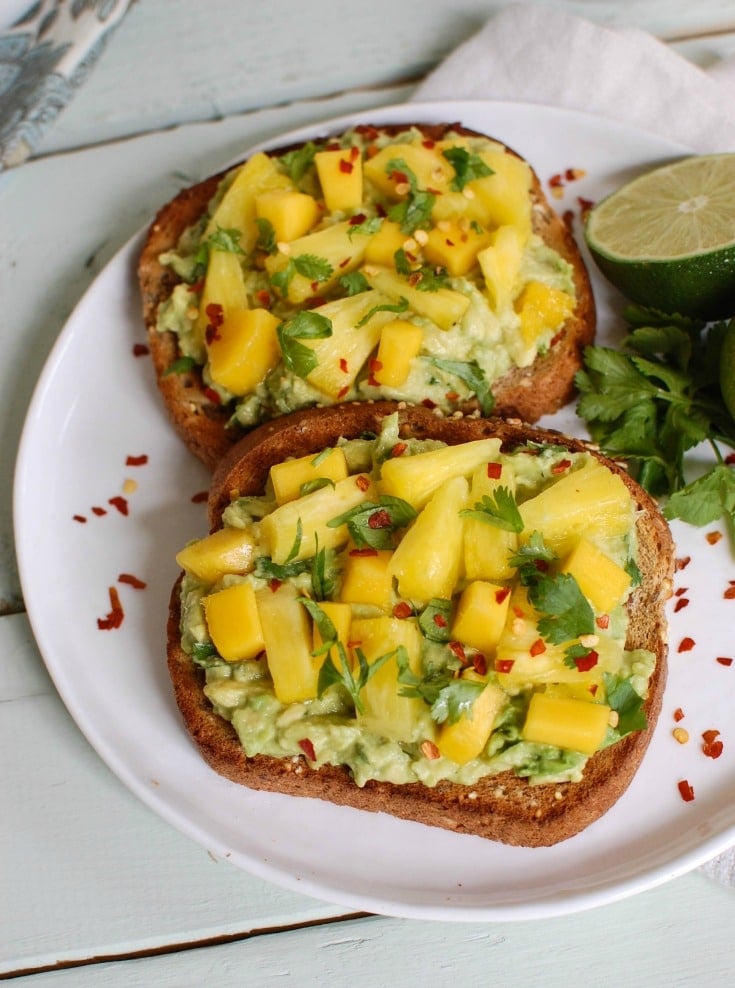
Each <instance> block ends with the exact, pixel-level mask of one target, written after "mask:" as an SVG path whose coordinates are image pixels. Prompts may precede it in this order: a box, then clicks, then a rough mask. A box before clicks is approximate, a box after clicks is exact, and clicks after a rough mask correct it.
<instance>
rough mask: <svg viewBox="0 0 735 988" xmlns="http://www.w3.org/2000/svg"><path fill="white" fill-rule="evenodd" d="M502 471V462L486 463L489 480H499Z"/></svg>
mask: <svg viewBox="0 0 735 988" xmlns="http://www.w3.org/2000/svg"><path fill="white" fill-rule="evenodd" d="M502 472H503V464H502V463H488V465H487V475H488V478H489V479H490V480H500V475H501V474H502Z"/></svg>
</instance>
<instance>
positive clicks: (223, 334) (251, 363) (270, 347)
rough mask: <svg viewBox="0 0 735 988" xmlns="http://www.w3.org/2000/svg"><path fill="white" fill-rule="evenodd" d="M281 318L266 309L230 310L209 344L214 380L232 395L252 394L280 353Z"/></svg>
mask: <svg viewBox="0 0 735 988" xmlns="http://www.w3.org/2000/svg"><path fill="white" fill-rule="evenodd" d="M278 325H279V320H278V319H277V318H276V317H275V316H274V315H273V314H272V313H271V312H268V310H267V309H234V310H232V311H230V312H228V313H227V315H226V316H225V319H224V322H223V323H222V325H221V326H220V327H219V328H218V329H217V332H216V333H215V335H214V338H213V339H212V340H211V341H210V342H209V343H208V345H207V353H208V356H209V372H210V374H211V375H212V380H213V381H214V382H215V384H219V385H220V386H221V387H223V388H226V389H227V390H228V391H229V392H230V393H231V394H233V395H244V394H249V393H250V392H251V391H255V389H256V387H257V386H258V385H259V384H260V382H261V381H263V380H264V379H265V377H266V375H267V373H268V371H269V370H270V369H271V368H272V367H274V366H275V365H276V364H277V363H278V361H279V360H280V357H281V348H280V346H279V344H278V336H277V334H276V329H277V328H278Z"/></svg>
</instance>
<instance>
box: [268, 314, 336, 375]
mask: <svg viewBox="0 0 735 988" xmlns="http://www.w3.org/2000/svg"><path fill="white" fill-rule="evenodd" d="M276 335H277V337H278V343H279V346H280V347H281V353H282V354H283V363H284V364H285V366H286V368H287V369H288V370H290V371H292V372H293V373H294V374H296V375H297V377H306V376H307V374H309V372H310V371H313V370H314V368H315V367H316V366H318V364H319V358H318V357H317V355H316V353H314V351H313V350H312V349H311V347H308V346H305V345H304V344H303V343H300V342H299V340H318V339H326V338H327V337H329V336H331V335H332V323H331V321H330V320H329V319H327V318H326V317H325V316H323V315H321V314H320V313H318V312H312V311H309V310H302V311H300V312H298V313H297V314H296V315H295V316H294V317H293V318H292V319H289V320H287V321H286V322H282V323H281V324H280V326H279V327H278V329H277V330H276Z"/></svg>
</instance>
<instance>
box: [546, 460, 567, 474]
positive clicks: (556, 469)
mask: <svg viewBox="0 0 735 988" xmlns="http://www.w3.org/2000/svg"><path fill="white" fill-rule="evenodd" d="M571 465H572V461H571V460H560V461H559V462H558V463H555V464H554V466H553V467H552V468H551V472H552V473H564V472H565V471H566V470H568V469H569V467H570V466H571Z"/></svg>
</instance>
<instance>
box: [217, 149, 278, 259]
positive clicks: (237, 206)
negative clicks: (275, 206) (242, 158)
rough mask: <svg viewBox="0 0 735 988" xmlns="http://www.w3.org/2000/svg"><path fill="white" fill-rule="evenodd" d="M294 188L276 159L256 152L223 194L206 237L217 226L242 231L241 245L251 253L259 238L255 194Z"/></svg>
mask: <svg viewBox="0 0 735 988" xmlns="http://www.w3.org/2000/svg"><path fill="white" fill-rule="evenodd" d="M292 188H293V185H292V183H291V180H290V179H289V178H288V176H287V175H285V174H284V173H283V172H282V171H281V170H280V168H279V166H278V161H277V159H275V158H270V157H269V156H268V155H267V154H263V153H262V152H258V153H257V154H254V155H253V156H252V157H251V158H250V159H249V160H248V161H246V162H245V164H244V165H242V166H241V168H240V169H239V171H238V172H237V174H236V175H235V177H234V179H233V181H232V183H231V185H230V187H229V188H228V189H227V191H226V192H225V194H224V196H223V197H222V199H221V201H220V203H219V205H218V206H217V208H216V209H215V211H214V213H213V215H212V217H211V218H210V220H209V223H208V224H207V227H206V230H205V231H204V236H205V238H206V237H209V236H210V235H211V234H212V233H214V232H215V231H216V230H217V228H218V227H220V228H221V229H223V230H232V229H235V230H239V231H240V234H241V236H240V246H241V247H242V249H243V250H244V251H245V252H246V253H250V251H251V250H252V249H253V247H254V246H255V242H256V240H257V239H258V227H257V225H256V223H255V215H256V214H255V197H256V196H258V195H260V194H261V193H262V192H267V191H269V190H270V189H292Z"/></svg>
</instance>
